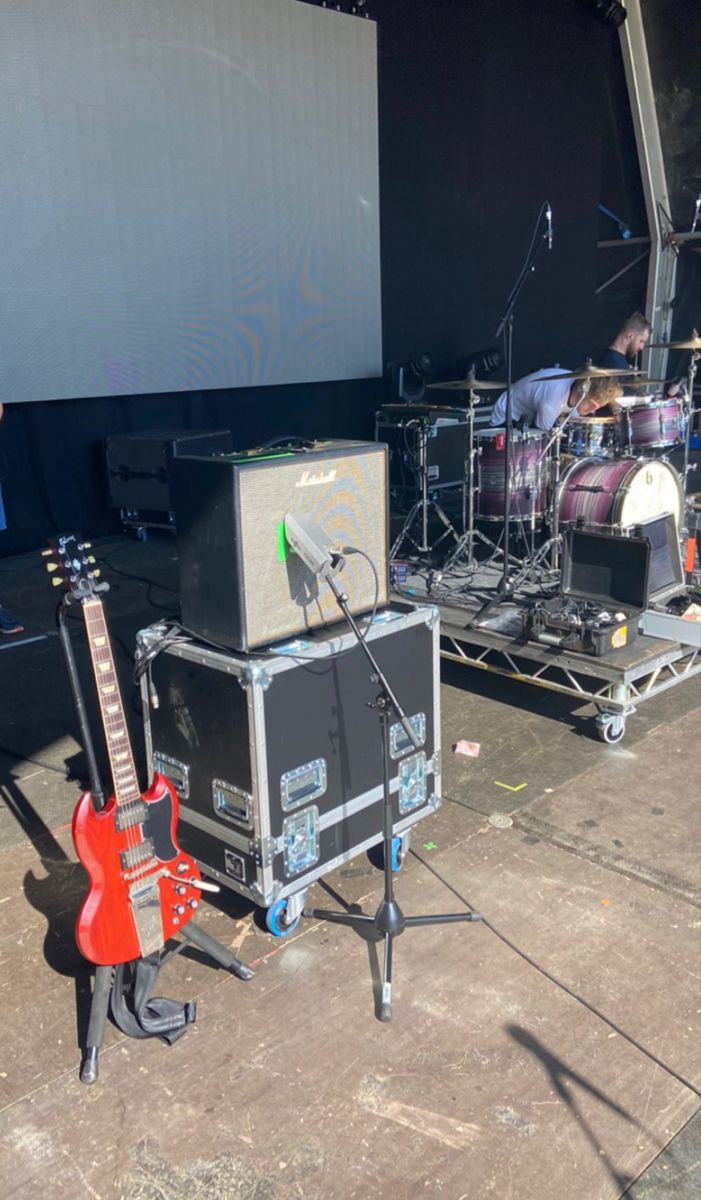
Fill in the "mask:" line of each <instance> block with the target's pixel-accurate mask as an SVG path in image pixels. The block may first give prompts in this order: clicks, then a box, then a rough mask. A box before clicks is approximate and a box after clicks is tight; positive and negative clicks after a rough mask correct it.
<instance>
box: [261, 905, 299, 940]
mask: <svg viewBox="0 0 701 1200" xmlns="http://www.w3.org/2000/svg"><path fill="white" fill-rule="evenodd" d="M286 916H287V900H286V899H285V900H276V901H275V903H274V904H271V906H270V908H269V909H268V911H267V912H266V914H265V923H266V925H267V926H268V929H269V930H270V932H271V933H272V934H273V935H274V936H275V937H280V938H283V937H289V936H290V934H291V933H294V931H295V929H296V928H297V926H298V925H299V922H300V917H295V918H294V920H293V921H289V922H288V921H286V919H285V918H286Z"/></svg>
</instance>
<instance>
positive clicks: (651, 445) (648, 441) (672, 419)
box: [625, 396, 684, 450]
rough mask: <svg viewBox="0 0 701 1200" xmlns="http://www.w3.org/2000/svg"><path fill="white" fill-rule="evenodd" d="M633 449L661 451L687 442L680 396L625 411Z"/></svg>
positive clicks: (654, 401) (629, 438)
mask: <svg viewBox="0 0 701 1200" xmlns="http://www.w3.org/2000/svg"><path fill="white" fill-rule="evenodd" d="M625 420H626V424H627V430H628V438H627V441H628V447H629V449H630V450H638V449H639V450H662V449H665V448H667V447H670V446H676V445H678V444H679V442H682V441H683V440H684V413H683V410H682V405H681V401H680V399H679V397H678V396H667V397H665V398H663V399H659V400H652V401H651V402H650V403H647V402H642V403H638V404H634V405H632V406H631V407H629V408H627V409H626V413H625Z"/></svg>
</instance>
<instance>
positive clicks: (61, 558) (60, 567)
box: [42, 533, 109, 601]
mask: <svg viewBox="0 0 701 1200" xmlns="http://www.w3.org/2000/svg"><path fill="white" fill-rule="evenodd" d="M90 548H91V544H90V542H79V541H78V539H77V537H76V536H75V535H74V534H72V533H68V534H64V535H62V536H61V537H57V538H52V539H51V541H50V542H49V549H48V550H42V555H43V556H44V557H45V558H50V559H51V560H52V561H51V562H50V563H47V565H46V569H47V571H49V572H50V573H51V574H52V575H53V578H52V580H51V582H52V584H53V586H54V587H65V589H66V591H67V592H68V594H69V596H70V597H71V598H72V599H73V600H79V601H83V600H96V599H97V598H98V595H99V593H100V592H105V591H107V588H108V586H109V585H108V584H107V583H98V582H97V580H98V578H99V575H100V572H99V570H96V569H95V568H94V567H93V563H94V562H95V556H94V555H93V554H89V553H88V551H89V550H90ZM54 572H56V574H53V573H54Z"/></svg>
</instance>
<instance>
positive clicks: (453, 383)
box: [428, 379, 506, 392]
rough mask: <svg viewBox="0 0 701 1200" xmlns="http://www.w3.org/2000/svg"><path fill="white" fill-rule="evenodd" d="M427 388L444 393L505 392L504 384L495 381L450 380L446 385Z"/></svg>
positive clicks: (430, 384) (429, 385)
mask: <svg viewBox="0 0 701 1200" xmlns="http://www.w3.org/2000/svg"><path fill="white" fill-rule="evenodd" d="M428 387H430V388H436V389H437V390H438V391H444V392H486V391H490V392H505V391H506V384H505V383H497V381H496V380H495V379H450V380H449V381H448V382H447V383H429V384H428Z"/></svg>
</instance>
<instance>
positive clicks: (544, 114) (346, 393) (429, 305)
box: [0, 0, 625, 554]
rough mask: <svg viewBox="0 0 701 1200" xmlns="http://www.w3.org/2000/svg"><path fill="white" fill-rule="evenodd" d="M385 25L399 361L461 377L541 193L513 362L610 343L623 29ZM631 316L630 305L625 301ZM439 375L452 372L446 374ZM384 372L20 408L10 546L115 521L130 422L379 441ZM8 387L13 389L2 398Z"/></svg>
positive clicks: (389, 245)
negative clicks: (608, 201)
mask: <svg viewBox="0 0 701 1200" xmlns="http://www.w3.org/2000/svg"><path fill="white" fill-rule="evenodd" d="M370 8H371V12H372V16H373V17H374V18H375V19H376V20H377V22H378V43H379V63H378V69H379V99H380V104H379V119H380V197H381V239H382V286H383V329H384V359H385V362H386V363H387V362H390V361H396V360H402V359H407V358H413V357H415V356H416V355H417V354H420V353H422V352H427V353H429V354H430V355H431V356H432V357H433V358H434V360H435V362H436V363H437V364H438V370H439V372H440V371H444V372H445V374H446V377H448V378H450V377H453V367H454V363H455V360H456V359H457V358H459V357H461V356H463V355H465V354H467V353H468V352H469V351H470V350H474V349H476V348H478V347H487V346H490V345H493V344H494V340H493V333H494V329H495V326H496V324H497V321H498V319H499V317H500V315H501V313H502V310H503V308H504V306H505V302H506V298H507V296H508V293H509V291H510V288H511V285H512V283H513V281H514V279H515V277H516V275H517V274H518V271H519V269H520V267H521V264H522V261H523V259H524V256H525V254H526V250H527V248H528V244H529V241H530V236H531V231H532V227H533V224H534V222H535V220H536V217H537V214H538V210H539V208H540V206H541V204H542V202H543V201H544V200H546V199H547V200H549V201H550V203H551V205H552V209H553V214H554V231H555V236H554V245H553V249H552V252H550V253H548V252H547V250H543V252H542V253H541V255H540V258H539V260H538V264H537V270H536V272H535V274H534V275H533V276H532V277H530V278H529V279H528V281H527V283H526V286H525V289H524V291H523V293H522V296H521V300H520V303H519V305H518V308H517V311H516V320H515V327H514V372H515V376H518V375H519V374H523V373H524V372H525V371H527V370H530V369H532V368H535V367H538V366H542V365H546V364H548V363H553V362H556V361H557V362H560V363H562V364H565V365H567V366H573V365H575V364H576V363H578V362H580V361H581V360H582V359H583V357H584V356H585V354H588V353H595V352H596V351H597V350H598V348H599V346H598V342H596V341H595V337H596V334H595V329H594V321H595V310H596V302H595V295H594V291H595V286H596V240H597V231H598V215H597V204H598V202H599V199H600V186H599V184H600V169H601V157H602V154H601V142H602V131H603V129H604V112H605V88H604V80H605V77H606V74H607V73H608V72H609V71H610V70H611V69H612V61H614V62H615V61H616V60H614V59H613V56H612V48H613V46H614V43H615V40H616V39H617V36H618V35H617V33H616V31H615V30H613V29H611V28H609V27H607V26H604V25H602V24H601V23H600V22H598V21H597V20H596V19H595V18H594V17H593V16H592V15H591V10H590V9H588V8H587V5H586V4H585V3H584V2H583V0H558V3H553V0H492V2H491V3H489V4H485V3H484V0H374V2H373V3H372V4H371V5H370ZM623 315H625V314H620V316H623ZM439 377H440V376H439ZM382 397H383V384H382V381H381V380H364V381H357V382H353V381H350V382H342V383H338V382H330V383H328V384H316V385H313V386H308V385H303V386H302V385H300V386H296V387H280V388H266V389H255V390H237V391H217V392H208V393H197V394H183V395H175V396H143V397H137V396H131V397H119V396H116V397H113V398H109V399H97V400H95V399H90V398H85V399H79V400H71V401H51V402H41V401H37V402H35V403H31V404H27V403H25V404H22V405H17V406H13V405H12V404H11V403H8V404H7V408H6V418H5V420H4V422H3V425H2V427H1V428H0V449H1V451H2V453H1V454H0V473H2V474H3V475H5V480H4V484H3V491H4V496H5V503H6V507H7V510H8V523H9V530H8V531H7V532H6V533H5V534H4V535H3V536H2V538H0V547H1V549H0V553H3V554H10V553H15V552H18V551H22V550H28V549H32V548H34V547H36V546H39V545H41V544H42V543H43V542H44V540H45V538H46V537H47V536H48V535H49V534H51V533H54V532H55V531H56V530H58V529H64V528H70V529H75V530H76V531H79V532H81V533H82V534H84V535H85V536H88V535H91V536H98V535H100V534H105V533H109V532H112V531H114V530H115V529H117V528H118V527H119V526H118V521H117V516H116V514H114V513H113V512H111V511H110V510H109V508H108V507H107V503H106V488H105V482H104V468H103V463H102V445H103V440H104V438H105V437H107V436H109V435H110V434H114V433H125V432H138V431H140V430H146V429H158V428H183V429H188V428H211V429H217V428H229V429H232V430H233V433H234V444H235V446H236V447H237V448H240V449H243V448H246V447H248V446H252V445H256V444H258V443H260V442H261V441H263V440H267V439H268V438H270V437H274V436H276V435H278V434H286V433H292V434H302V435H305V436H326V435H331V436H351V437H360V438H371V437H372V435H373V414H374V412H375V409H376V408H377V406H378V404H379V403H380V402H381V400H382ZM2 399H5V400H6V401H8V402H11V397H2Z"/></svg>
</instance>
